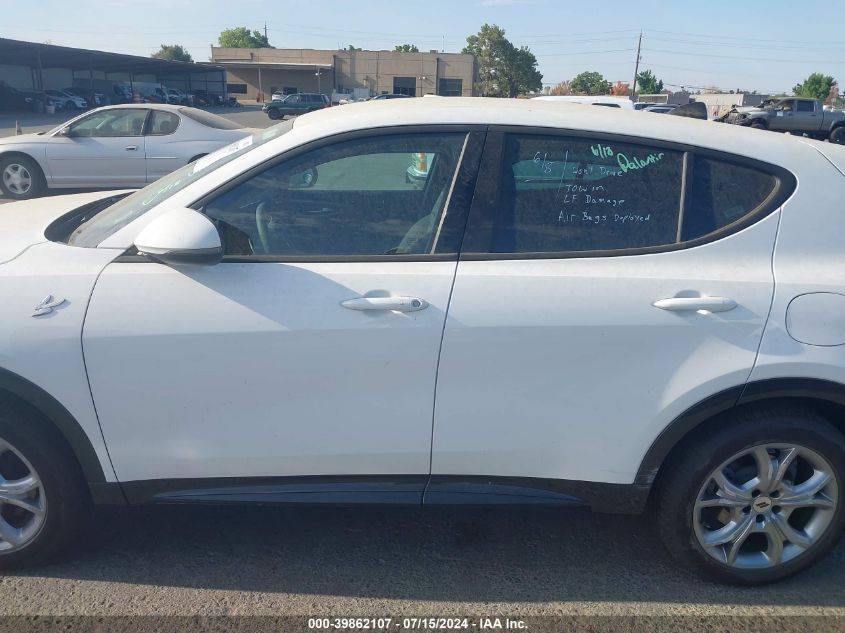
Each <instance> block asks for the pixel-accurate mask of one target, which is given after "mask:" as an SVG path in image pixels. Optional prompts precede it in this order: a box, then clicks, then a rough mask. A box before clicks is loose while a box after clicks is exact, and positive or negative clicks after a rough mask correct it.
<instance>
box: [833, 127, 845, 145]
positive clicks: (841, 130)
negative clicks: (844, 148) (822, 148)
mask: <svg viewBox="0 0 845 633" xmlns="http://www.w3.org/2000/svg"><path fill="white" fill-rule="evenodd" d="M830 142H831V143H836V144H837V145H845V126H842V127H838V128H836V129H835V130H833V131H832V132H831V133H830Z"/></svg>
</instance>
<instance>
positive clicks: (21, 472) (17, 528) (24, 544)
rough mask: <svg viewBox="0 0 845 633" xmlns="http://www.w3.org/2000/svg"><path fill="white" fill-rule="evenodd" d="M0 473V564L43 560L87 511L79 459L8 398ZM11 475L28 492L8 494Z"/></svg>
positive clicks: (1, 424)
mask: <svg viewBox="0 0 845 633" xmlns="http://www.w3.org/2000/svg"><path fill="white" fill-rule="evenodd" d="M0 474H2V476H3V480H0V481H2V483H0V569H13V568H18V567H24V566H30V565H34V564H37V563H39V562H42V561H44V560H46V559H48V558H50V557H52V556H54V555H56V554H57V553H58V552H60V551H61V550H62V549H63V548H65V547H66V546H67V545H68V544H70V543H71V542H72V541H73V540H74V539H75V538H76V537H77V535H78V534H79V532H80V529H81V528H82V526H83V525H84V522H85V519H86V518H87V517H88V516H89V514H90V496H89V494H88V490H87V486H86V484H85V481H84V478H83V476H82V471H81V469H80V468H79V465H78V464H77V462H76V460H75V458H74V457H73V454H72V453H71V450H70V448H69V447H68V446H67V444H66V443H65V442H64V439H63V438H61V437H59V436H58V433H56V432H51V431H50V430H47V429H45V428H44V427H42V426H41V423H40V421H39V420H37V419H33V415H32V414H29V413H28V412H27V411H25V410H24V409H18V408H16V407H14V406H10V405H9V404H7V403H0ZM14 480H17V481H19V482H28V483H29V487H28V489H27V492H25V493H21V492H14V493H11V494H10V492H9V491H10V490H13V489H14V488H13V487H12V486H10V481H14ZM35 484H37V487H33V486H35ZM18 490H20V488H18ZM10 497H11V498H14V499H15V502H9V501H7V499H9V498H10ZM4 499H6V500H4ZM21 502H22V503H24V504H28V505H29V506H30V509H23V507H21V506H20V505H19V504H20V503H21ZM34 510H39V511H40V513H39V511H34ZM13 534H14V535H15V536H14V538H10V536H11V535H13ZM7 539H8V540H7ZM17 539H21V541H20V542H19V543H15V541H16V540H17Z"/></svg>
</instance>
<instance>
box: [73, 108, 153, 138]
mask: <svg viewBox="0 0 845 633" xmlns="http://www.w3.org/2000/svg"><path fill="white" fill-rule="evenodd" d="M132 105H133V106H136V107H132V108H114V109H112V110H104V111H99V112H89V113H88V114H87V115H85V116H82V117H80V118H78V119H74V120H73V121H70V122H69V123H67V124H66V125H65V126H64V127H62V128H61V129H62V130H65V129H66V130H68V131H69V132H71V138H144V136H146V134H145V131H146V129H147V124H148V123H149V120H150V108H145V107H143V106H140V105H138V104H132ZM128 110H140V111H141V112H144V113H145V114H144V123H143V124H142V125H141V133H140V134H137V135H135V134H133V135H131V136H73V134H72V130H73V127H74V126H75V125H78V124H80V123H82V122H83V121H87V120H89V119H91V118H92V117H95V116H97V115H99V114H103V113H108V112H115V111H117V112H126V111H128Z"/></svg>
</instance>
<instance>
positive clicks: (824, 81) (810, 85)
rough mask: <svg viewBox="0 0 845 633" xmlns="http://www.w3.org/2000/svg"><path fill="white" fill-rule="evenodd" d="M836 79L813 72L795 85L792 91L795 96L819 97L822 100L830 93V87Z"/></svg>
mask: <svg viewBox="0 0 845 633" xmlns="http://www.w3.org/2000/svg"><path fill="white" fill-rule="evenodd" d="M835 83H836V80H835V79H834V78H833V77H831V76H830V75H823V74H821V73H813V74H812V75H810V76H809V77H807V78H806V79H805V80H804V81H803V82H802V83H800V84H798V85H796V86H795V87H794V88H793V89H792V91H793V92H794V93H795V96H796V97H807V98H809V99H820V100H822V101H824V100H825V99H827V97H828V95H829V94H830V89H831V88H833V85H834V84H835Z"/></svg>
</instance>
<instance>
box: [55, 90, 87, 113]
mask: <svg viewBox="0 0 845 633" xmlns="http://www.w3.org/2000/svg"><path fill="white" fill-rule="evenodd" d="M44 92H45V93H46V94H47V96H48V97H50V99H51V100H52V103H53V104H55V105H58V107H59V108H60V109H62V110H84V109H85V108H87V107H88V102H87V101H85V99H83V98H82V97H80V96H78V95H75V94H72V93H70V92H67V91H66V90H45V91H44Z"/></svg>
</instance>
